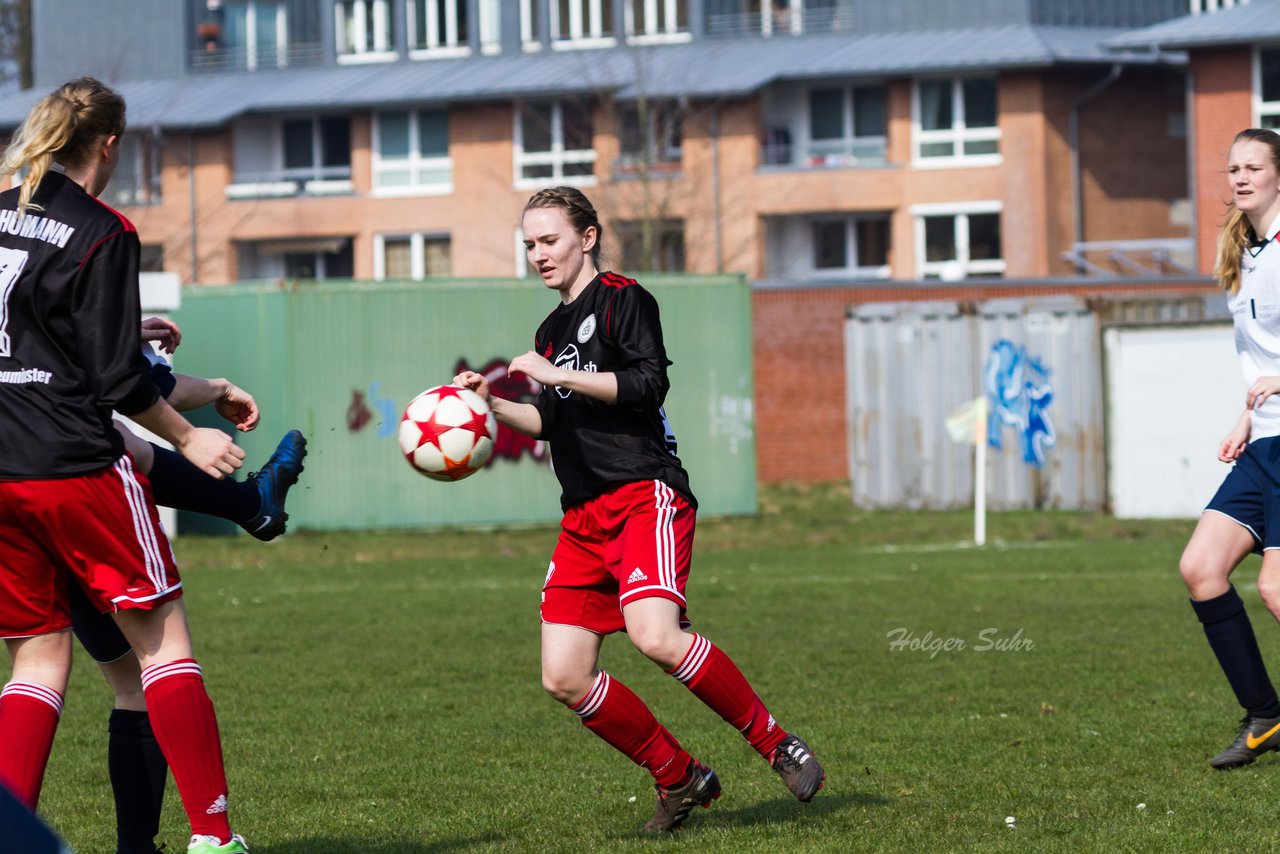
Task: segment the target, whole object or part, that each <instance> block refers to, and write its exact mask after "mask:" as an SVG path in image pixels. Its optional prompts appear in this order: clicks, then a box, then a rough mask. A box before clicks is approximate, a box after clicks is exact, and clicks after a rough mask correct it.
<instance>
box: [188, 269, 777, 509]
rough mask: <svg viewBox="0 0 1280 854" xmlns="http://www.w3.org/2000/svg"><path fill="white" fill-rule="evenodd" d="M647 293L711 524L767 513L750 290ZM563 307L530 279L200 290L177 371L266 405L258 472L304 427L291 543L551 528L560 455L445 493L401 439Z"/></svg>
mask: <svg viewBox="0 0 1280 854" xmlns="http://www.w3.org/2000/svg"><path fill="white" fill-rule="evenodd" d="M645 287H646V288H648V289H649V290H650V291H652V292H653V293H654V295H655V296H656V297H657V299H658V302H659V305H660V307H661V310H662V319H663V331H664V334H665V337H666V344H667V351H668V356H669V357H670V358H671V360H672V361H673V362H674V363H675V364H674V365H673V366H672V368H671V369H670V376H671V383H672V390H671V393H670V394H669V395H668V398H667V404H666V409H667V415H668V416H669V418H670V421H671V424H672V426H673V427H674V429H675V432H676V436H677V437H678V440H679V445H680V457H681V460H682V461H683V462H684V464H685V466H686V468H688V470H689V473H690V477H691V478H692V481H693V488H694V492H695V494H696V495H697V496H698V499H699V504H700V507H701V510H702V512H703V513H709V514H736V513H753V512H755V510H756V477H755V430H754V413H753V392H752V389H753V384H752V361H751V355H752V350H751V291H750V286H749V285H748V284H747V283H746V282H744V281H743V280H741V279H739V278H736V277H716V278H705V277H698V278H692V277H688V278H686V277H679V278H657V277H654V278H651V279H648V280H646V282H645ZM556 298H557V297H556V295H555V294H553V293H551V292H549V291H547V289H545V288H543V287H542V286H541V285H540V284H539V283H536V282H528V281H524V282H521V281H516V280H510V281H466V282H450V283H442V284H435V283H432V284H424V283H384V282H379V283H339V284H334V283H323V284H315V283H308V284H303V285H299V286H297V287H296V288H282V287H280V286H277V285H274V284H273V285H237V286H234V287H225V288H188V289H186V290H185V291H184V293H183V305H182V308H181V309H180V310H179V311H177V312H175V313H174V315H173V316H174V319H175V320H177V321H178V323H179V324H180V325H181V327H182V331H183V340H182V346H181V348H180V349H179V351H178V354H177V358H176V359H175V367H176V369H177V370H179V371H181V372H183V373H190V374H195V375H202V376H225V377H228V378H230V379H231V380H232V381H233V382H235V383H237V384H238V385H240V386H242V387H243V388H245V389H247V390H248V391H250V392H252V393H253V395H254V396H255V398H257V400H258V403H259V406H260V407H261V409H262V411H263V419H262V424H261V426H260V427H259V428H258V430H256V431H255V432H253V433H251V434H248V435H243V436H238V440H239V441H240V443H241V445H242V446H243V447H244V448H245V450H246V451H247V453H248V460H247V461H246V462H247V464H248V466H249V467H253V466H255V465H258V464H260V463H261V462H262V461H263V460H265V458H266V457H267V455H269V454H270V452H271V450H272V448H273V447H274V444H275V442H276V441H277V440H278V439H279V437H280V436H281V435H283V433H284V431H285V430H287V429H289V428H290V427H295V426H296V427H299V428H301V429H302V430H303V431H304V432H305V433H306V434H307V437H308V440H309V442H310V445H309V450H310V454H309V456H308V457H307V470H306V473H305V474H304V475H303V480H302V482H301V484H300V487H299V488H298V489H296V490H295V491H294V492H293V493H292V494H291V495H290V498H289V512H290V516H291V523H290V525H291V528H310V529H339V528H346V529H364V528H404V527H432V526H446V525H489V524H509V523H525V522H540V521H549V520H554V519H557V518H559V485H558V484H557V483H556V481H555V477H554V475H553V474H552V472H551V470H550V467H549V465H548V461H547V459H546V454H545V446H544V447H542V448H540V449H539V448H536V447H534V446H533V443H528V444H527V445H526V446H524V447H512V448H508V453H507V454H506V456H505V457H501V458H495V459H494V460H493V461H492V462H491V463H490V464H489V466H488V467H487V468H485V469H484V470H482V471H480V472H478V473H477V474H475V475H473V476H472V477H470V478H468V479H467V480H463V481H458V482H456V483H440V482H437V481H432V480H428V479H426V478H424V477H422V476H421V475H419V474H417V473H416V472H414V471H413V470H412V469H411V468H410V467H409V465H408V464H407V463H406V462H405V460H404V458H403V457H402V456H401V454H400V451H399V447H398V445H397V443H396V428H397V425H398V423H399V419H400V415H401V413H402V412H403V410H404V406H405V404H406V403H408V401H409V399H410V398H412V397H413V396H414V395H416V394H417V393H418V392H420V391H422V390H423V389H425V388H428V387H430V386H433V385H439V384H442V383H447V382H448V381H449V380H450V379H451V378H452V377H453V376H454V373H455V370H456V368H457V367H458V366H459V364H460V363H465V364H466V365H467V366H469V367H471V368H473V369H476V370H480V369H482V368H483V367H485V366H487V365H490V364H491V363H493V362H495V361H498V362H501V363H502V364H504V365H505V363H506V362H508V361H510V360H511V359H512V358H513V357H514V356H516V355H518V354H520V353H523V352H524V351H526V350H528V349H529V348H530V347H531V346H532V341H533V332H534V330H535V329H536V328H537V325H538V323H539V322H540V321H541V320H542V318H543V317H545V316H546V314H547V313H548V312H549V311H551V309H552V308H554V306H555V300H556ZM198 420H199V423H203V424H213V423H216V416H212V418H211V416H210V415H209V414H208V413H201V414H200V415H199V416H198ZM538 450H541V451H542V453H541V459H538V458H536V457H535V453H536V452H537V451H538ZM192 521H194V520H190V519H188V518H186V517H184V518H183V520H182V522H181V523H180V528H181V527H186V528H187V529H188V530H191V529H192V524H191V522H192ZM203 529H204V530H210V529H209V528H208V527H204V528H203Z"/></svg>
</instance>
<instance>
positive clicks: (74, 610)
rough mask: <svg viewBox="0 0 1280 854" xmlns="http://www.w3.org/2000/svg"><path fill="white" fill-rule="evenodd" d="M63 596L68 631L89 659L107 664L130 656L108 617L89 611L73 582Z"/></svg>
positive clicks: (84, 597) (90, 609) (81, 594)
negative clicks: (67, 610) (68, 610)
mask: <svg viewBox="0 0 1280 854" xmlns="http://www.w3.org/2000/svg"><path fill="white" fill-rule="evenodd" d="M67 592H68V594H69V595H68V596H67V598H68V599H69V600H70V604H71V630H72V631H74V632H75V633H76V639H77V640H79V641H80V645H81V646H82V647H84V650H85V652H87V653H89V657H90V658H92V659H93V660H94V661H96V662H99V663H100V664H107V663H109V662H112V661H115V660H116V659H117V658H124V657H125V656H126V655H128V654H129V653H131V652H133V647H131V646H129V641H127V640H125V637H124V633H122V632H121V631H120V629H119V627H118V626H116V621H115V620H114V619H113V618H112V616H111V615H110V614H103V613H100V612H99V611H98V609H97V608H95V607H93V603H92V602H90V601H89V597H88V596H86V595H85V593H84V591H83V590H81V589H80V585H79V584H77V583H76V582H75V580H74V579H73V580H72V581H71V583H70V584H68V585H67Z"/></svg>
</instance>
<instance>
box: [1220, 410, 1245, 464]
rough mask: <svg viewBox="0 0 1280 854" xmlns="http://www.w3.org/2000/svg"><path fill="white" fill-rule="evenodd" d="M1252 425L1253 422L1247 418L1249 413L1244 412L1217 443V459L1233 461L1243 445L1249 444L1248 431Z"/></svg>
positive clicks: (1225, 461) (1242, 448)
mask: <svg viewBox="0 0 1280 854" xmlns="http://www.w3.org/2000/svg"><path fill="white" fill-rule="evenodd" d="M1252 427H1253V422H1252V421H1251V420H1250V419H1249V413H1248V412H1246V413H1245V414H1244V415H1242V416H1241V417H1240V420H1239V421H1237V422H1236V426H1235V427H1233V428H1231V432H1230V433H1228V434H1227V437H1226V438H1225V439H1223V440H1222V442H1221V443H1219V445H1218V459H1219V460H1221V461H1222V462H1224V463H1234V462H1235V461H1236V460H1238V459H1239V458H1240V455H1241V454H1242V453H1244V447H1245V445H1247V444H1249V432H1250V430H1251V429H1252Z"/></svg>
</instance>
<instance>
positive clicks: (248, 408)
mask: <svg viewBox="0 0 1280 854" xmlns="http://www.w3.org/2000/svg"><path fill="white" fill-rule="evenodd" d="M173 378H174V380H175V385H174V387H173V391H171V392H169V404H170V405H171V406H173V408H174V409H176V410H178V411H179V412H187V411H189V410H192V409H199V408H200V407H202V406H208V405H209V404H211V403H212V404H213V408H214V409H215V410H217V412H218V414H219V415H221V416H222V417H223V418H225V419H227V420H228V421H230V422H231V423H232V424H234V425H235V427H236V429H237V430H239V431H240V432H242V433H248V432H249V431H250V430H252V429H253V428H254V427H257V426H258V419H259V417H260V416H259V413H258V404H257V402H256V401H255V400H254V399H253V395H251V394H249V392H247V391H245V390H244V389H242V388H240V387H239V386H238V385H236V384H235V383H233V382H231V381H230V380H228V379H224V378H221V377H219V378H217V379H205V378H204V377H193V376H188V375H187V374H174V375H173Z"/></svg>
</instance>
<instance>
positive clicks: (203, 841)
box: [187, 834, 249, 854]
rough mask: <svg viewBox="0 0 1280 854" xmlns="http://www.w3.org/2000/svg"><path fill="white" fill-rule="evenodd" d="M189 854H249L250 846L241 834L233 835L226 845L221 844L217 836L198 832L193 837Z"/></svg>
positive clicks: (188, 850)
mask: <svg viewBox="0 0 1280 854" xmlns="http://www.w3.org/2000/svg"><path fill="white" fill-rule="evenodd" d="M187 854H249V846H248V845H245V843H244V837H243V836H240V835H239V834H235V835H233V836H232V837H231V841H230V842H228V843H226V844H225V845H219V844H218V837H216V836H204V835H202V834H196V835H195V836H193V837H191V844H189V845H188V846H187Z"/></svg>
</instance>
